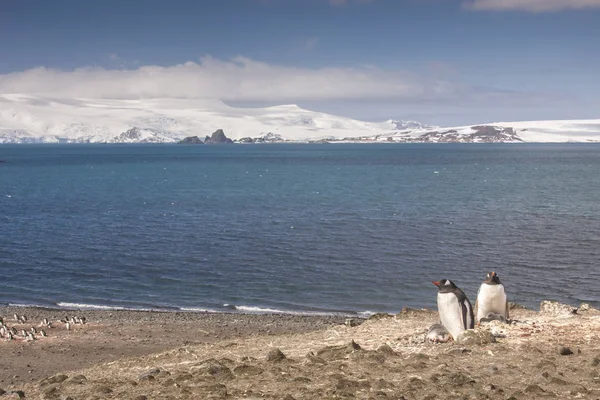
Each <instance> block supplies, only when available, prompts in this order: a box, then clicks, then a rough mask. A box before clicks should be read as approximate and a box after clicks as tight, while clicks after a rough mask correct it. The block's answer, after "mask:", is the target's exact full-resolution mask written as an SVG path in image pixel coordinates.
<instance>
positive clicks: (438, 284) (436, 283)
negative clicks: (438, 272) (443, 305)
mask: <svg viewBox="0 0 600 400" xmlns="http://www.w3.org/2000/svg"><path fill="white" fill-rule="evenodd" d="M431 283H433V284H434V285H435V286H437V287H439V286H440V283H439V282H436V281H433V282H431Z"/></svg>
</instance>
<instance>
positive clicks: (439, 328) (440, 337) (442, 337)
mask: <svg viewBox="0 0 600 400" xmlns="http://www.w3.org/2000/svg"><path fill="white" fill-rule="evenodd" d="M425 338H426V339H427V340H429V341H430V342H434V343H446V342H447V341H449V340H450V332H448V330H447V329H446V328H444V325H442V324H433V325H431V327H430V328H429V330H428V331H427V336H425Z"/></svg>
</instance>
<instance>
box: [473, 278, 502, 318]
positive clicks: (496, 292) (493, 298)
mask: <svg viewBox="0 0 600 400" xmlns="http://www.w3.org/2000/svg"><path fill="white" fill-rule="evenodd" d="M475 310H476V312H475V314H476V315H477V322H481V321H482V319H483V320H484V321H485V320H494V319H497V320H501V321H502V320H503V322H506V320H508V298H507V297H506V292H505V291H504V285H503V284H502V283H500V277H499V276H498V274H496V273H495V272H490V273H488V274H487V276H486V278H485V281H483V283H482V284H481V286H480V287H479V291H478V292H477V301H476V302H475Z"/></svg>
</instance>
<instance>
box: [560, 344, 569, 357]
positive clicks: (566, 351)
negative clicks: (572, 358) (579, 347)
mask: <svg viewBox="0 0 600 400" xmlns="http://www.w3.org/2000/svg"><path fill="white" fill-rule="evenodd" d="M558 354H560V355H561V356H568V355H571V354H573V351H572V350H571V349H570V348H568V347H565V346H559V347H558Z"/></svg>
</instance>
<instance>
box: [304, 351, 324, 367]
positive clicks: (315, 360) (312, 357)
mask: <svg viewBox="0 0 600 400" xmlns="http://www.w3.org/2000/svg"><path fill="white" fill-rule="evenodd" d="M306 359H307V360H308V361H309V362H311V363H313V364H327V361H325V360H324V359H323V358H321V357H319V356H317V355H315V354H314V353H313V352H312V351H311V352H310V353H308V354H306Z"/></svg>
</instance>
